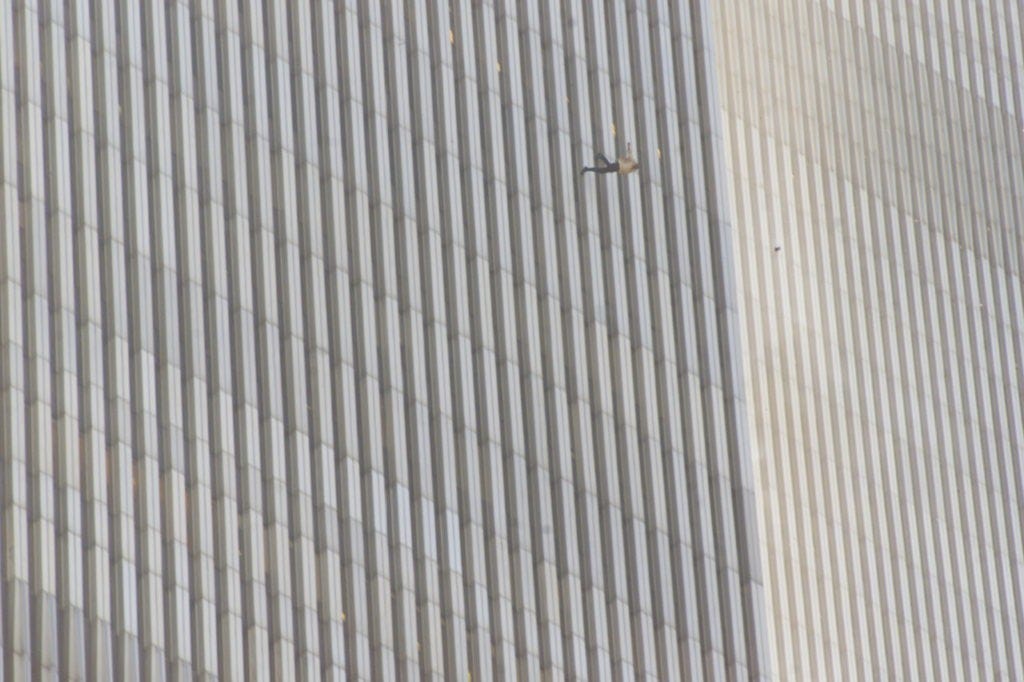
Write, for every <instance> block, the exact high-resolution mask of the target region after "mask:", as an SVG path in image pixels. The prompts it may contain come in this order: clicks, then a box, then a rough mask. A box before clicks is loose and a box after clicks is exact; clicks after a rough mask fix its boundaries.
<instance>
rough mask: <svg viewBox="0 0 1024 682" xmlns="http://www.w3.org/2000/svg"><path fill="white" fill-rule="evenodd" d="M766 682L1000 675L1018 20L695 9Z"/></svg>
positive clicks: (1019, 351) (1020, 576)
mask: <svg viewBox="0 0 1024 682" xmlns="http://www.w3.org/2000/svg"><path fill="white" fill-rule="evenodd" d="M712 5H713V7H714V14H715V16H714V26H715V30H714V35H715V38H716V47H717V52H716V56H717V62H716V69H715V70H716V73H717V75H718V83H719V91H720V93H721V104H722V108H723V128H724V131H725V134H724V137H725V141H726V145H725V150H726V151H725V155H726V159H727V165H728V168H729V177H730V182H731V189H732V191H731V198H732V207H733V211H734V212H733V216H734V221H735V222H734V226H735V241H734V244H735V247H736V259H735V262H736V272H737V292H738V293H737V297H738V299H739V304H740V310H741V320H742V322H741V328H742V344H741V345H742V347H743V349H744V354H745V356H744V357H745V366H744V367H745V369H744V384H745V390H746V395H747V397H748V405H749V407H750V410H749V418H750V425H751V447H752V457H753V461H754V466H755V476H756V481H757V486H756V487H757V490H758V510H759V518H760V521H761V527H762V531H763V536H762V549H761V555H762V557H763V558H764V566H763V568H764V575H765V585H766V590H765V594H766V604H767V607H766V611H767V614H768V617H767V620H768V632H769V638H770V642H771V646H770V651H771V659H772V667H773V671H774V672H775V673H777V675H778V677H779V679H787V680H826V679H836V680H838V679H844V680H851V679H880V680H882V679H884V680H895V679H905V680H940V679H951V680H996V679H1007V680H1009V679H1022V678H1024V659H1022V644H1021V643H1022V641H1024V538H1022V535H1021V522H1022V519H1024V506H1022V500H1024V291H1022V280H1021V266H1022V261H1024V155H1022V154H1024V114H1022V112H1024V30H1022V29H1024V24H1022V20H1024V19H1022V13H1024V6H1022V5H1021V3H1020V2H1019V0H979V1H975V0H971V1H969V2H917V1H910V0H884V1H881V0H880V1H868V0H836V1H834V2H831V1H830V2H820V1H809V0H772V1H768V2H765V1H762V0H738V1H729V2H726V1H724V0H722V1H720V2H713V3H712Z"/></svg>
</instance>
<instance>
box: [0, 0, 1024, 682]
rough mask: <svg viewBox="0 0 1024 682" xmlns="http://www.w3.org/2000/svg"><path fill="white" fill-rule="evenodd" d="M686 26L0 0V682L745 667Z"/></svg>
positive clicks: (700, 123) (758, 611)
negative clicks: (627, 150)
mask: <svg viewBox="0 0 1024 682" xmlns="http://www.w3.org/2000/svg"><path fill="white" fill-rule="evenodd" d="M708 12H709V8H708V6H707V2H706V0H689V1H688V2H675V1H672V0H630V1H625V2H621V1H617V0H605V1H603V2H590V1H589V0H566V2H544V1H542V0H481V1H473V2H470V1H469V0H449V1H446V0H430V1H429V2H419V1H416V0H408V1H405V2H400V1H398V0H394V1H390V2H378V1H376V0H347V1H345V0H333V1H332V0H294V1H292V0H262V1H250V0H160V1H157V0H146V1H143V2H109V1H108V0H4V1H2V2H0V403H2V412H0V456H2V459H0V546H2V548H3V556H2V568H0V578H2V580H0V627H2V637H0V662H2V665H0V675H2V679H4V680H12V681H13V680H23V679H37V680H38V679H48V678H57V677H59V678H63V679H73V678H81V677H88V678H89V679H118V680H120V679H136V678H142V679H150V680H153V679H163V678H171V679H183V678H188V677H202V678H215V677H219V678H223V679H246V680H258V679H316V678H319V677H327V678H337V677H342V676H353V677H360V678H378V679H396V678H399V679H415V678H419V677H421V676H422V677H431V678H436V679H451V680H467V679H473V680H489V679H501V678H504V679H517V678H523V679H536V678H540V677H544V678H545V679H564V678H583V677H589V678H593V679H613V678H617V679H624V678H632V677H644V678H651V679H653V678H660V679H698V678H700V677H707V678H709V679H724V678H726V677H730V678H736V679H742V678H755V679H756V678H762V677H766V676H768V673H769V671H768V668H767V660H768V657H767V655H766V647H767V640H765V639H764V613H763V609H764V606H763V588H762V585H761V577H760V568H759V566H760V558H759V555H758V544H757V533H756V522H755V521H756V519H755V514H756V512H755V502H754V490H753V482H754V474H753V470H752V469H751V467H750V461H749V444H748V442H747V441H748V435H747V430H746V426H745V423H744V419H745V416H744V415H745V414H746V412H747V408H746V406H745V403H744V393H743V374H742V366H741V364H740V359H741V354H740V352H739V348H738V339H739V333H738V329H739V326H738V325H739V320H740V317H739V308H738V303H737V301H736V295H735V288H734V286H733V284H732V282H733V279H734V273H733V267H732V263H731V256H730V253H731V251H732V248H733V247H732V244H731V239H732V237H731V231H732V225H731V223H730V220H729V217H728V197H727V195H726V193H725V191H724V189H725V188H724V183H723V178H724V177H725V176H724V172H723V165H722V164H723V159H722V157H721V150H722V149H723V145H722V129H721V126H720V119H719V115H718V105H717V102H716V99H715V98H716V96H717V95H716V93H715V84H714V79H713V77H712V75H713V74H712V63H713V62H712V59H711V54H712V49H713V47H712V41H711V32H710V30H709V21H708ZM626 141H632V142H633V144H634V147H635V149H636V152H637V156H638V158H639V160H640V163H641V171H640V172H639V173H638V174H634V175H631V176H627V177H617V176H600V177H595V176H592V175H588V176H586V177H584V178H582V179H581V178H580V177H579V169H580V167H581V166H582V165H583V164H584V162H590V160H591V159H592V158H593V156H594V153H595V152H597V151H603V152H605V153H608V154H609V155H611V153H613V152H615V151H618V152H620V153H621V151H622V150H623V149H624V147H625V143H626ZM996 300H997V299H992V301H993V302H995V301H996ZM1013 300H1019V299H1013ZM998 301H999V302H1000V303H1004V304H1005V299H1003V298H1000V299H998ZM986 319H989V320H993V321H994V320H995V319H997V318H991V317H989V318H986ZM986 333H991V334H993V335H999V336H998V338H1007V337H1006V332H1003V331H1001V330H999V329H997V328H992V329H990V330H989V332H986ZM1018 341H1019V337H1018ZM1018 350H1019V348H1018ZM989 361H990V362H997V361H999V360H997V359H995V358H992V359H991V360H989ZM979 371H981V370H979ZM1005 388H1006V389H1008V388H1009V387H1005ZM979 390H980V389H979ZM1000 395H1002V394H1000ZM972 414H976V413H972ZM1002 415H1003V417H1004V418H1007V419H1008V418H1009V415H1007V414H1006V413H1005V412H1004V413H1002ZM971 433H972V434H973V433H974V432H973V431H972V432H971ZM1000 433H1001V432H1000ZM965 437H966V434H965ZM993 437H995V433H993ZM1014 442H1015V443H1017V444H1018V445H1019V442H1020V441H1019V439H1018V440H1016V441H1014ZM1007 447H1009V443H1007ZM992 461H1001V460H996V459H993V460H992ZM997 499H1000V500H1002V498H997ZM1011 502H1013V503H1015V498H1014V499H1013V500H1011V499H1010V498H1005V504H1010V503H1011ZM1000 503H1003V502H1000ZM993 511H995V510H993ZM1014 528H1015V529H1016V527H1014ZM985 537H986V539H987V538H988V537H989V536H987V535H986V536H985ZM998 542H999V543H1002V542H1003V536H1002V535H1000V536H999V540H998ZM996 546H998V547H1000V548H1002V549H1003V550H1006V549H1007V546H1006V545H1005V544H998V545H996ZM1018 575H1019V574H1018ZM984 584H986V585H988V584H990V583H988V582H985V583H984ZM1016 603H1017V602H1011V603H1009V604H1011V605H1012V604H1016ZM1007 608H1011V607H1010V606H1008V607H1007ZM1002 613H1005V614H1006V616H1005V617H1015V616H1016V615H1017V614H1019V611H1013V610H1012V609H1011V610H1007V611H1003V612H1002ZM1001 622H1002V621H1000V623H1001ZM992 624H993V625H995V624H996V623H995V622H993V623H992ZM986 627H987V624H986Z"/></svg>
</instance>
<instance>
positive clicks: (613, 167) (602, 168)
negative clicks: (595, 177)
mask: <svg viewBox="0 0 1024 682" xmlns="http://www.w3.org/2000/svg"><path fill="white" fill-rule="evenodd" d="M594 160H595V161H597V162H598V163H597V165H596V166H584V167H583V170H582V171H580V175H583V174H584V173H586V172H587V171H590V172H592V173H618V172H619V162H618V161H614V162H613V161H609V160H608V158H607V157H606V156H605V155H604V154H597V155H596V156H594Z"/></svg>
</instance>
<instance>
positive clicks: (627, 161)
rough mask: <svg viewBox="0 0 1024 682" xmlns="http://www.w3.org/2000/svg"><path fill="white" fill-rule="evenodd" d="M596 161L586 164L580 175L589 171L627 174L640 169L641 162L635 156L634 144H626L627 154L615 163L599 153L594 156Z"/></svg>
mask: <svg viewBox="0 0 1024 682" xmlns="http://www.w3.org/2000/svg"><path fill="white" fill-rule="evenodd" d="M594 161H595V162H596V164H597V165H595V166H584V167H583V170H582V171H580V175H583V174H584V173H586V172H587V171H591V172H593V173H618V174H619V175H626V174H627V173H632V172H633V171H635V170H639V168H640V164H639V163H637V160H636V159H634V158H633V144H632V143H627V144H626V155H625V156H620V157H619V158H618V160H617V161H615V162H614V163H613V162H611V161H609V160H608V157H606V156H605V155H604V154H597V155H595V156H594Z"/></svg>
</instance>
